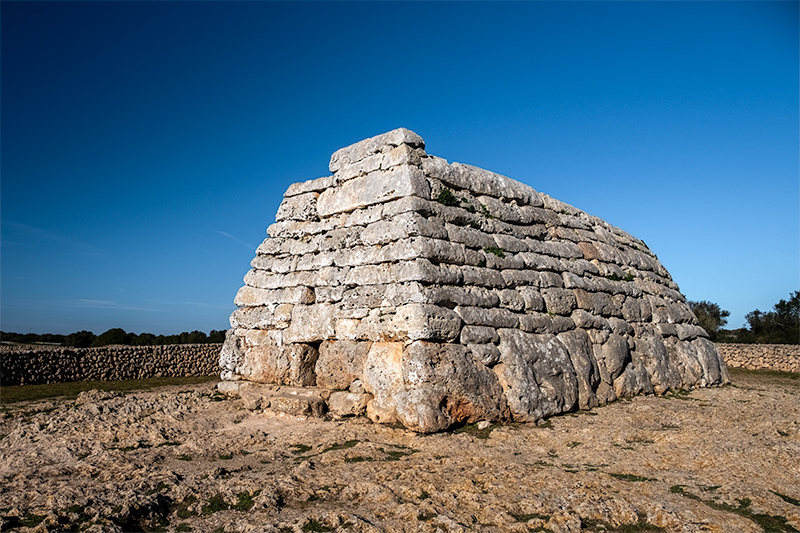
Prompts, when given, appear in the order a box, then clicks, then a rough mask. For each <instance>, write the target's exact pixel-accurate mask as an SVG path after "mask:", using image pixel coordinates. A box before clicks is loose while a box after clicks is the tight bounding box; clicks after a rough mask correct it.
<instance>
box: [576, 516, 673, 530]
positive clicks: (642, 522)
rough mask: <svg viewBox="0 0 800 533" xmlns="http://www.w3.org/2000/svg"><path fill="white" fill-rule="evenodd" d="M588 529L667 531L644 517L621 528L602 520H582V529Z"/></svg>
mask: <svg viewBox="0 0 800 533" xmlns="http://www.w3.org/2000/svg"><path fill="white" fill-rule="evenodd" d="M583 528H587V529H590V530H592V531H604V532H607V533H639V532H642V531H666V529H664V528H663V527H659V526H657V525H654V524H650V523H648V522H647V521H646V518H645V517H644V516H639V520H638V521H637V522H636V523H635V524H622V525H619V526H612V525H610V524H608V523H606V522H603V521H602V520H592V519H590V518H581V529H583Z"/></svg>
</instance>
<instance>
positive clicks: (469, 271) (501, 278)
mask: <svg viewBox="0 0 800 533" xmlns="http://www.w3.org/2000/svg"><path fill="white" fill-rule="evenodd" d="M461 275H462V279H463V283H464V285H477V286H479V287H497V288H500V287H505V286H506V280H505V272H502V273H501V272H498V271H496V270H492V269H490V268H483V267H480V266H477V267H476V266H469V265H467V266H464V267H462V268H461ZM510 286H513V285H510Z"/></svg>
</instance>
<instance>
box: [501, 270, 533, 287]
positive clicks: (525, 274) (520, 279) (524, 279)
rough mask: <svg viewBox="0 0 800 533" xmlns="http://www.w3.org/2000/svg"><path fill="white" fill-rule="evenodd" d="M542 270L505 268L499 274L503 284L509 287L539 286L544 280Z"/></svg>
mask: <svg viewBox="0 0 800 533" xmlns="http://www.w3.org/2000/svg"><path fill="white" fill-rule="evenodd" d="M541 274H542V273H541V272H536V271H535V270H532V269H531V270H504V271H503V272H501V273H500V274H499V276H500V278H501V279H502V280H503V284H501V285H499V286H500V287H502V286H504V285H505V286H507V287H520V286H532V287H539V286H540V285H541V282H542V276H541Z"/></svg>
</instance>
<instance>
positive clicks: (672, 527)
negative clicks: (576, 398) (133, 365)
mask: <svg viewBox="0 0 800 533" xmlns="http://www.w3.org/2000/svg"><path fill="white" fill-rule="evenodd" d="M733 378H734V383H733V385H729V386H725V387H721V388H712V389H700V390H693V391H691V392H686V393H679V394H669V395H667V396H665V397H652V396H651V397H637V398H634V399H632V400H629V401H619V402H616V403H614V404H611V405H608V406H605V407H602V408H599V409H595V410H593V411H591V412H581V413H576V414H572V415H565V416H558V417H555V418H552V419H550V420H548V421H547V423H545V424H544V425H542V426H539V427H537V426H534V425H522V424H515V425H504V426H497V425H495V426H490V427H489V428H487V429H484V430H479V429H477V427H466V428H462V430H460V431H454V432H448V433H442V434H435V435H417V434H415V433H412V432H409V431H406V430H404V429H401V428H392V427H387V426H381V425H376V424H372V423H370V422H369V421H368V420H365V419H346V420H338V421H337V420H327V421H326V420H320V419H308V420H303V419H299V418H295V417H289V416H285V415H278V414H275V413H269V412H258V411H255V412H253V411H247V410H244V409H243V406H242V404H241V400H238V399H233V400H231V399H223V398H222V397H221V396H220V395H218V394H215V391H214V389H213V384H205V385H193V386H187V387H181V388H174V387H173V388H165V389H159V390H155V391H148V392H139V393H133V394H126V395H124V396H123V395H119V394H112V393H101V392H97V391H90V392H88V393H83V394H82V395H81V396H80V397H79V398H78V400H77V401H58V400H57V401H39V402H33V403H28V404H25V405H22V404H16V405H14V407H13V408H12V409H10V410H6V411H5V412H3V414H2V418H1V419H0V433H1V434H4V435H5V436H4V437H3V438H2V440H0V516H2V526H0V530H2V531H26V530H36V531H65V530H66V531H69V530H72V531H84V530H89V531H202V532H212V531H217V532H221V531H227V532H245V531H267V532H273V531H275V532H290V531H291V532H305V531H368V532H377V531H387V532H393V531H403V532H416V531H422V532H427V531H430V532H433V531H487V532H492V531H551V532H578V531H620V532H622V531H627V532H632V531H670V532H673V531H675V532H677V531H683V532H693V531H719V532H750V531H752V532H758V531H797V530H799V529H800V386H799V385H800V382H798V380H797V379H791V378H788V377H785V376H784V377H780V376H765V375H758V374H741V373H735V374H734V376H733ZM29 528H31V529H29Z"/></svg>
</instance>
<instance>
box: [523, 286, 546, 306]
mask: <svg viewBox="0 0 800 533" xmlns="http://www.w3.org/2000/svg"><path fill="white" fill-rule="evenodd" d="M516 291H517V293H519V295H520V297H521V298H522V302H523V304H524V305H525V310H527V311H543V310H544V298H542V294H541V292H540V291H539V289H538V288H536V286H533V287H531V286H521V287H517V288H516Z"/></svg>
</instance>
